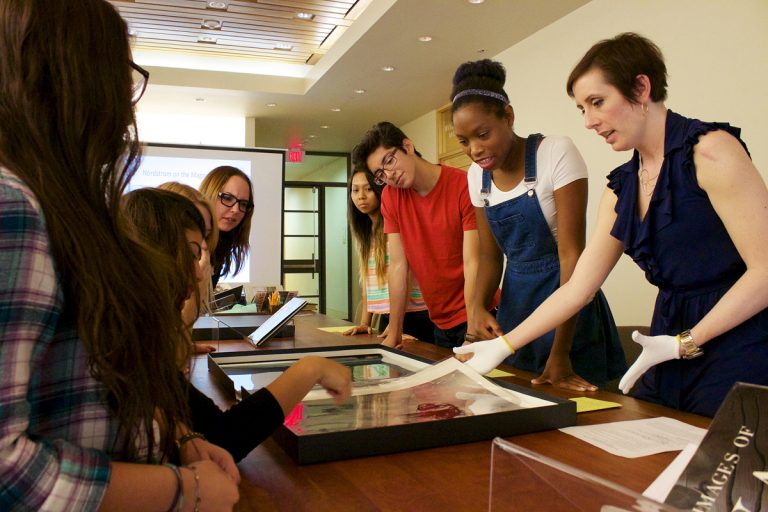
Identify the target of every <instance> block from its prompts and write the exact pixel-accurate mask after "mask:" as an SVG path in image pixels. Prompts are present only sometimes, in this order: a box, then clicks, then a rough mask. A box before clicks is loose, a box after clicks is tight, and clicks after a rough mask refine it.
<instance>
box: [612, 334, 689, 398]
mask: <svg viewBox="0 0 768 512" xmlns="http://www.w3.org/2000/svg"><path fill="white" fill-rule="evenodd" d="M632 340H633V341H634V342H635V343H638V344H640V345H641V346H642V347H643V351H642V352H641V353H640V356H639V357H638V358H637V361H635V362H634V363H633V364H632V366H630V367H629V370H627V373H625V374H624V376H623V377H622V378H621V382H619V389H620V390H621V391H622V393H624V394H625V395H626V394H627V393H629V391H630V390H631V389H632V386H633V385H634V384H635V381H636V380H637V379H639V378H640V376H642V375H643V374H644V373H645V372H646V371H648V369H649V368H650V367H651V366H656V365H657V364H659V363H663V362H664V361H670V360H672V359H680V343H679V342H678V341H677V336H666V335H660V336H646V335H644V334H640V333H639V332H637V331H634V332H632Z"/></svg>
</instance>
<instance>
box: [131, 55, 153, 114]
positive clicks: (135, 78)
mask: <svg viewBox="0 0 768 512" xmlns="http://www.w3.org/2000/svg"><path fill="white" fill-rule="evenodd" d="M128 64H130V66H131V84H132V88H133V90H132V94H131V104H133V105H135V104H136V103H138V102H139V100H140V99H141V97H142V96H144V91H145V90H146V89H147V82H148V81H149V71H147V70H146V69H144V68H143V67H141V66H139V65H138V64H136V63H135V62H133V61H132V60H129V61H128Z"/></svg>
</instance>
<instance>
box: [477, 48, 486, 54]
mask: <svg viewBox="0 0 768 512" xmlns="http://www.w3.org/2000/svg"><path fill="white" fill-rule="evenodd" d="M477 53H485V48H478V49H477Z"/></svg>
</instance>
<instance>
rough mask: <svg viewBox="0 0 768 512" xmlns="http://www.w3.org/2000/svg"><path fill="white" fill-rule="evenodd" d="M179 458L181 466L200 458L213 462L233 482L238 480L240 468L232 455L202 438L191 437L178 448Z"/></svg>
mask: <svg viewBox="0 0 768 512" xmlns="http://www.w3.org/2000/svg"><path fill="white" fill-rule="evenodd" d="M179 459H180V462H181V464H182V465H183V466H187V465H189V464H191V463H193V462H197V461H201V460H210V461H213V462H215V463H216V464H217V465H218V466H219V467H220V468H221V469H222V470H223V471H224V472H225V473H226V474H227V475H229V478H231V479H232V481H233V482H235V483H239V482H240V470H239V469H238V468H237V465H236V464H235V461H234V459H233V458H232V455H230V453H229V452H228V451H227V450H225V449H224V448H221V447H220V446H216V445H215V444H213V443H210V442H208V441H206V440H204V439H199V438H198V439H191V440H189V441H187V442H186V443H184V444H183V445H181V448H179Z"/></svg>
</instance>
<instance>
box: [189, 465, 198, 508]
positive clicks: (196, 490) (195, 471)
mask: <svg viewBox="0 0 768 512" xmlns="http://www.w3.org/2000/svg"><path fill="white" fill-rule="evenodd" d="M189 468H190V469H191V470H192V474H194V475H195V512H200V475H198V474H197V468H196V467H195V466H189Z"/></svg>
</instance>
